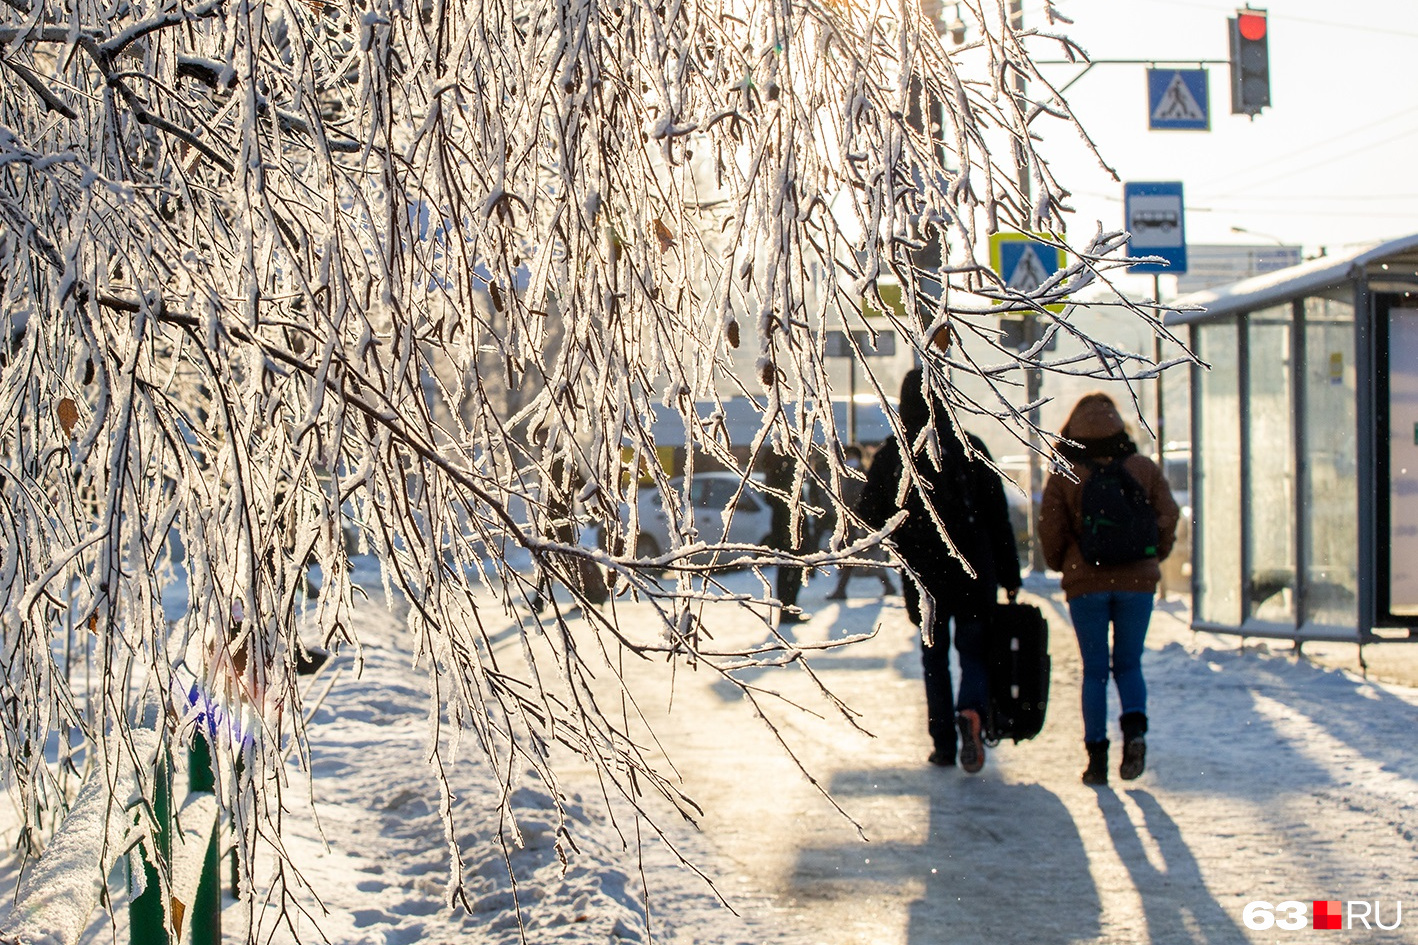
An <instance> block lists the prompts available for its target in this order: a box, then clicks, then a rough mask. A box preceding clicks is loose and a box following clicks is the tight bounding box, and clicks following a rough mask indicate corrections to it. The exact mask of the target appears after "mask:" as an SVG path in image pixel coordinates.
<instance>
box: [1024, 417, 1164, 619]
mask: <svg viewBox="0 0 1418 945" xmlns="http://www.w3.org/2000/svg"><path fill="white" fill-rule="evenodd" d="M1123 431H1124V427H1123V421H1122V417H1121V416H1120V415H1119V414H1118V411H1117V408H1116V407H1114V406H1113V402H1112V401H1111V400H1110V399H1108V397H1107V396H1106V395H1104V394H1088V395H1086V396H1084V397H1083V399H1081V400H1080V401H1079V402H1078V405H1077V406H1076V407H1074V410H1073V413H1072V414H1071V415H1070V416H1069V419H1068V423H1066V424H1064V428H1063V430H1062V431H1061V432H1062V433H1063V435H1064V436H1065V437H1067V438H1068V439H1070V440H1076V441H1078V442H1080V443H1082V444H1084V446H1085V448H1088V447H1090V446H1092V445H1093V444H1096V443H1103V442H1117V441H1119V440H1121V441H1122V442H1124V443H1126V444H1127V448H1128V449H1132V447H1131V441H1128V440H1127V439H1126V437H1125V435H1124V433H1123ZM1088 452H1089V453H1090V454H1094V453H1095V451H1094V450H1091V449H1088ZM1082 454H1083V451H1075V452H1074V454H1073V456H1072V457H1071V458H1073V459H1074V462H1073V469H1074V472H1075V474H1076V475H1077V476H1078V477H1079V479H1078V481H1077V482H1073V481H1071V480H1070V479H1069V478H1068V477H1067V476H1066V475H1063V474H1061V473H1054V474H1052V475H1050V476H1049V479H1048V481H1047V482H1046V483H1045V484H1044V496H1043V503H1042V506H1041V508H1040V511H1039V541H1040V544H1041V545H1042V547H1043V551H1044V562H1045V563H1046V564H1047V565H1048V566H1049V567H1050V568H1052V569H1053V570H1055V571H1059V572H1061V573H1062V574H1063V579H1062V581H1061V582H1060V583H1061V586H1062V588H1063V591H1064V596H1065V597H1066V598H1067V599H1069V600H1073V599H1074V598H1075V597H1078V596H1080V595H1083V594H1095V593H1099V592H1101V591H1145V592H1148V593H1153V592H1155V591H1156V590H1157V582H1158V581H1160V580H1161V579H1162V571H1161V568H1159V567H1158V562H1160V561H1161V560H1162V559H1164V558H1166V557H1167V555H1168V554H1170V553H1171V551H1172V545H1173V543H1174V542H1175V541H1176V536H1177V517H1178V511H1177V502H1176V500H1175V499H1173V498H1172V490H1171V489H1170V488H1168V486H1167V480H1166V477H1164V476H1163V475H1162V470H1161V469H1159V468H1158V467H1157V464H1156V463H1154V462H1153V461H1152V460H1150V459H1148V458H1147V457H1146V456H1142V455H1140V454H1138V453H1136V452H1131V453H1130V454H1129V455H1120V456H1116V457H1110V456H1097V455H1094V456H1093V458H1094V462H1097V463H1099V464H1100V465H1101V464H1103V463H1107V462H1120V463H1123V464H1124V468H1125V469H1126V470H1127V472H1128V474H1129V475H1131V476H1132V477H1133V478H1134V479H1136V480H1137V481H1138V483H1139V484H1140V485H1141V486H1142V488H1143V490H1144V491H1145V492H1146V493H1147V497H1148V499H1149V500H1150V501H1151V503H1152V509H1153V511H1155V512H1156V513H1157V530H1158V532H1160V533H1161V541H1160V542H1159V544H1158V548H1157V552H1158V554H1157V557H1156V558H1144V559H1142V560H1141V561H1133V562H1129V563H1128V564H1119V565H1111V566H1106V567H1099V566H1096V565H1092V564H1089V563H1088V562H1086V561H1084V560H1083V554H1082V553H1081V552H1080V551H1079V550H1078V536H1079V535H1080V534H1081V533H1082V531H1083V483H1084V482H1086V481H1087V480H1088V476H1089V474H1090V472H1091V470H1090V469H1089V466H1088V464H1087V463H1086V462H1084V461H1083V455H1082ZM1065 455H1068V451H1065Z"/></svg>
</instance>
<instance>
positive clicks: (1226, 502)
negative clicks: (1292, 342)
mask: <svg viewBox="0 0 1418 945" xmlns="http://www.w3.org/2000/svg"><path fill="white" fill-rule="evenodd" d="M1192 344H1193V350H1195V351H1196V353H1197V354H1198V355H1199V356H1200V357H1201V359H1202V361H1204V362H1206V363H1208V364H1210V366H1211V367H1210V370H1205V369H1202V368H1199V367H1197V368H1193V372H1194V376H1193V382H1194V388H1193V389H1194V391H1195V392H1196V401H1195V402H1194V405H1193V416H1194V418H1195V426H1196V431H1197V440H1196V443H1195V444H1194V446H1195V447H1196V448H1194V449H1193V456H1192V458H1193V462H1194V463H1195V471H1194V473H1193V475H1194V478H1195V481H1196V491H1197V494H1196V495H1195V496H1193V501H1194V502H1195V504H1196V533H1195V536H1194V545H1193V549H1194V550H1193V559H1194V560H1193V569H1194V577H1193V580H1194V582H1195V588H1196V601H1195V612H1196V616H1197V619H1198V620H1200V621H1201V622H1203V623H1211V624H1217V625H1222V626H1232V627H1234V626H1239V625H1240V623H1241V620H1242V617H1243V615H1242V613H1241V584H1242V580H1241V577H1242V571H1241V507H1242V506H1241V496H1242V482H1241V465H1242V464H1241V404H1240V396H1241V358H1240V354H1241V351H1240V334H1239V332H1238V330H1237V327H1236V321H1235V319H1231V318H1226V319H1218V320H1217V321H1214V322H1207V323H1204V324H1200V325H1197V326H1195V327H1194V328H1193V330H1192Z"/></svg>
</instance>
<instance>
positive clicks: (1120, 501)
mask: <svg viewBox="0 0 1418 945" xmlns="http://www.w3.org/2000/svg"><path fill="white" fill-rule="evenodd" d="M1088 465H1089V467H1090V468H1091V469H1092V470H1093V472H1092V474H1091V475H1089V477H1088V479H1087V480H1086V481H1085V482H1084V483H1083V503H1082V505H1083V531H1082V533H1081V534H1080V535H1079V536H1078V550H1079V551H1081V552H1083V560H1084V561H1087V562H1088V563H1089V564H1092V565H1099V566H1106V565H1114V564H1128V563H1130V562H1133V561H1141V560H1142V559H1143V558H1155V557H1157V545H1158V543H1159V542H1160V541H1161V538H1162V533H1161V531H1160V530H1159V529H1158V528H1157V513H1156V512H1155V511H1154V510H1153V508H1152V503H1151V502H1149V501H1148V499H1147V493H1146V492H1145V491H1143V488H1142V486H1141V485H1140V484H1139V483H1138V481H1137V480H1136V479H1134V478H1133V477H1132V476H1131V475H1130V474H1129V473H1128V471H1127V470H1126V469H1124V468H1123V460H1122V458H1121V457H1120V458H1118V459H1115V460H1113V461H1112V462H1111V463H1107V464H1103V465H1100V464H1098V463H1094V462H1091V461H1090V462H1089V464H1088Z"/></svg>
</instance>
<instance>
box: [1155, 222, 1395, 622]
mask: <svg viewBox="0 0 1418 945" xmlns="http://www.w3.org/2000/svg"><path fill="white" fill-rule="evenodd" d="M1171 304H1172V305H1174V306H1175V307H1176V309H1177V310H1176V311H1172V312H1170V313H1168V315H1167V318H1166V323H1167V324H1168V325H1169V326H1172V327H1182V328H1184V329H1185V332H1186V334H1187V335H1188V336H1189V341H1190V344H1191V347H1192V350H1193V351H1195V352H1196V353H1197V355H1198V356H1199V357H1200V358H1201V359H1202V360H1203V361H1204V362H1205V363H1206V364H1207V365H1209V367H1208V368H1201V367H1196V368H1193V374H1192V385H1191V398H1192V404H1191V407H1192V410H1191V417H1192V419H1191V424H1192V431H1191V433H1192V437H1191V442H1192V490H1191V497H1192V505H1193V512H1194V516H1195V525H1194V532H1193V551H1192V617H1193V626H1194V627H1196V628H1197V629H1205V630H1215V631H1221V632H1228V633H1239V634H1242V635H1245V636H1256V637H1281V638H1287V639H1293V640H1297V641H1303V640H1307V639H1312V640H1342V641H1350V642H1355V641H1357V642H1359V643H1365V642H1370V641H1373V640H1377V639H1392V638H1400V639H1414V638H1415V637H1418V629H1415V628H1418V235H1415V236H1410V237H1405V238H1403V239H1396V240H1391V241H1389V242H1385V243H1382V244H1379V245H1374V246H1370V247H1367V248H1363V249H1359V250H1355V251H1353V252H1350V253H1347V254H1344V255H1334V256H1323V257H1320V258H1318V259H1314V260H1311V261H1309V262H1306V263H1303V264H1301V265H1298V266H1293V267H1291V268H1288V269H1282V270H1277V271H1275V272H1271V273H1266V274H1264V275H1260V276H1256V277H1253V278H1250V279H1246V280H1244V281H1241V282H1237V283H1233V284H1231V285H1228V286H1222V287H1219V288H1216V289H1209V290H1206V291H1203V292H1196V293H1193V294H1191V295H1187V296H1183V297H1182V298H1180V299H1178V300H1176V301H1175V302H1174V303H1171Z"/></svg>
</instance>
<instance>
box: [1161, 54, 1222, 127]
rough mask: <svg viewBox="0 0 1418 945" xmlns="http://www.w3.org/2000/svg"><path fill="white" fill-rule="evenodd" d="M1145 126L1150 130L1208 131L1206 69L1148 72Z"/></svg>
mask: <svg viewBox="0 0 1418 945" xmlns="http://www.w3.org/2000/svg"><path fill="white" fill-rule="evenodd" d="M1147 127H1148V128H1149V129H1151V130H1153V131H1159V130H1160V131H1169V130H1170V131H1210V130H1211V99H1210V96H1209V95H1208V92H1207V78H1206V70H1205V69H1148V70H1147Z"/></svg>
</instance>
